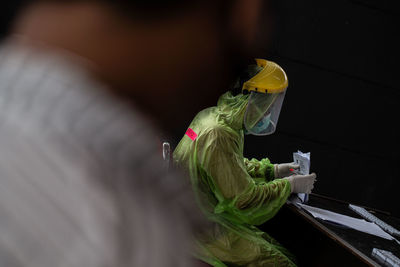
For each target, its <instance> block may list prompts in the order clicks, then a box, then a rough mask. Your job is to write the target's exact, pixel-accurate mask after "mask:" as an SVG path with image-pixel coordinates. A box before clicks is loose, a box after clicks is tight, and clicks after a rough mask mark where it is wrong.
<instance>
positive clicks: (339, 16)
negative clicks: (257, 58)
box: [245, 0, 400, 217]
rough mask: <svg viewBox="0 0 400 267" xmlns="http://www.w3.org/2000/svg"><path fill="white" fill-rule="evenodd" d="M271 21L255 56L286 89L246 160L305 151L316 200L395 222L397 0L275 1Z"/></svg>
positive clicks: (399, 93)
mask: <svg viewBox="0 0 400 267" xmlns="http://www.w3.org/2000/svg"><path fill="white" fill-rule="evenodd" d="M278 2H279V3H278ZM275 15H276V18H275V24H274V29H273V35H272V38H271V39H270V45H269V46H265V44H262V46H263V47H261V48H260V51H261V52H260V54H262V56H263V57H265V58H267V59H268V58H269V59H271V60H273V61H275V62H277V63H279V64H280V65H281V66H282V67H283V68H284V69H285V70H286V72H287V74H288V78H289V88H288V91H287V94H286V99H285V102H284V106H283V108H282V112H281V117H280V120H279V125H278V130H277V131H276V133H275V134H274V135H271V136H267V137H254V136H248V137H247V138H246V142H245V155H246V156H248V157H256V158H261V157H263V156H268V157H269V158H270V160H271V161H272V162H290V161H291V160H292V152H294V151H297V150H298V149H299V150H301V151H303V152H311V169H312V171H314V172H316V173H317V175H318V178H317V180H318V182H317V183H316V184H315V190H314V192H315V193H319V194H323V195H327V196H331V197H334V198H337V199H341V200H346V201H350V202H353V203H356V204H360V205H366V206H369V207H373V208H378V209H381V210H386V211H389V212H391V213H392V214H394V215H396V216H397V217H400V206H399V203H400V202H399V200H398V199H397V196H398V194H399V189H400V171H399V170H398V169H399V163H400V157H399V155H398V153H399V149H398V147H399V145H398V142H399V138H400V127H399V125H398V124H399V123H398V122H399V116H400V112H399V107H400V105H399V99H400V90H399V85H398V82H399V78H398V77H399V75H400V73H399V69H400V68H399V67H398V65H399V64H400V62H399V59H400V58H399V56H398V55H399V53H398V50H399V49H400V46H399V44H400V42H399V38H398V37H399V31H398V29H399V25H400V24H399V19H398V18H399V15H400V12H399V9H398V8H397V7H396V5H395V2H394V1H393V2H389V1H381V0H353V1H352V0H348V1H344V0H342V1H318V0H303V1H298V0H280V1H276V3H275ZM260 36H261V37H260V38H262V35H260Z"/></svg>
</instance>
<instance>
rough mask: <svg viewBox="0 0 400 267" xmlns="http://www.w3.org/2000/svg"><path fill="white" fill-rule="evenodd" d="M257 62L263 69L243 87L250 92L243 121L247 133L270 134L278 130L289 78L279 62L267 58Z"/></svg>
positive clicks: (244, 91) (244, 90) (243, 89)
mask: <svg viewBox="0 0 400 267" xmlns="http://www.w3.org/2000/svg"><path fill="white" fill-rule="evenodd" d="M256 62H257V65H258V66H259V67H261V68H262V70H261V71H260V72H259V73H257V74H256V75H255V76H254V77H252V78H251V79H250V80H248V81H247V82H245V83H244V84H243V87H242V91H243V93H247V92H249V93H250V96H249V102H248V104H247V107H246V111H245V114H244V122H243V123H244V128H245V132H246V133H247V134H253V135H269V134H272V133H274V132H275V130H276V126H277V124H278V119H279V113H280V112H281V108H282V104H283V99H284V98H285V94H286V89H287V87H288V79H287V76H286V73H285V71H284V70H283V69H282V68H281V67H280V66H279V65H278V64H276V63H274V62H272V61H267V60H265V59H256Z"/></svg>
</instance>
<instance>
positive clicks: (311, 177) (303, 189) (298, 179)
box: [283, 173, 317, 194]
mask: <svg viewBox="0 0 400 267" xmlns="http://www.w3.org/2000/svg"><path fill="white" fill-rule="evenodd" d="M315 178H317V175H316V174H315V173H312V174H307V175H292V176H289V177H285V178H283V179H286V180H288V181H289V182H290V187H291V189H292V193H306V194H310V193H311V190H312V189H313V188H314V182H315V181H316V179H315Z"/></svg>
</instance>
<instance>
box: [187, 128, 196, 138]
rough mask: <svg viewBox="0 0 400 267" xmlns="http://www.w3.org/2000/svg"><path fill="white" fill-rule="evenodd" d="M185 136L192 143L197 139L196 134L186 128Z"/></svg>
mask: <svg viewBox="0 0 400 267" xmlns="http://www.w3.org/2000/svg"><path fill="white" fill-rule="evenodd" d="M186 135H187V136H189V138H190V139H192V141H194V140H196V138H197V133H195V132H194V131H193V130H192V129H190V128H188V129H187V131H186Z"/></svg>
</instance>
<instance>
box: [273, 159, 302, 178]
mask: <svg viewBox="0 0 400 267" xmlns="http://www.w3.org/2000/svg"><path fill="white" fill-rule="evenodd" d="M299 168H300V165H299V164H295V163H294V162H291V163H282V164H275V165H274V173H275V178H282V177H288V176H290V175H292V174H296V173H295V172H293V171H294V170H298V169H299Z"/></svg>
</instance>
